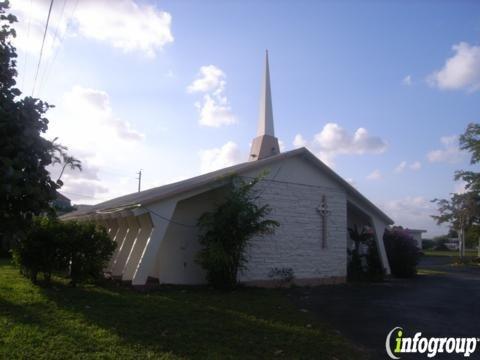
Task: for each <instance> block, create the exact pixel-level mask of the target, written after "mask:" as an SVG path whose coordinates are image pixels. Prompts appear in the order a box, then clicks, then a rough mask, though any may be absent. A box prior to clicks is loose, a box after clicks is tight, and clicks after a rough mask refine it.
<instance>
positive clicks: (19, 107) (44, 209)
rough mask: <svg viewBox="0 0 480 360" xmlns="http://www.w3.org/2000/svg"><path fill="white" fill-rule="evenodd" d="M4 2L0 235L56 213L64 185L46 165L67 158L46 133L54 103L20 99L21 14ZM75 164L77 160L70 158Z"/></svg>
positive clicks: (0, 10)
mask: <svg viewBox="0 0 480 360" xmlns="http://www.w3.org/2000/svg"><path fill="white" fill-rule="evenodd" d="M8 6H9V4H8V1H6V2H0V23H1V27H0V232H1V233H2V234H0V237H5V236H8V237H12V236H15V237H19V236H21V235H22V234H24V233H25V231H26V230H27V227H28V225H29V224H31V221H32V218H33V216H35V215H39V214H45V213H52V212H53V210H52V208H51V207H50V203H51V201H52V200H53V199H55V197H56V191H57V189H58V188H59V187H60V186H61V182H59V183H58V184H57V183H56V182H55V181H53V180H52V179H51V178H50V174H49V172H48V170H47V166H49V165H51V164H53V163H54V162H55V161H57V160H59V159H62V158H64V156H66V153H65V150H66V148H65V147H62V146H61V145H59V144H57V143H56V142H55V141H50V140H47V139H45V138H44V137H42V134H45V132H46V131H47V129H48V119H47V118H46V117H45V113H46V112H47V111H48V109H49V108H50V107H52V106H51V105H49V104H47V103H46V102H43V101H41V100H39V99H35V98H32V97H30V96H27V97H21V95H22V94H21V92H20V90H19V89H17V88H16V87H15V85H16V81H15V78H16V76H17V70H16V58H17V53H16V49H15V47H14V46H13V45H12V43H11V39H12V38H13V37H15V36H16V33H15V30H14V29H13V28H12V25H13V24H14V23H15V22H16V21H17V19H16V17H15V16H13V15H11V14H8V15H7V14H6V11H7V10H8ZM70 163H73V161H70Z"/></svg>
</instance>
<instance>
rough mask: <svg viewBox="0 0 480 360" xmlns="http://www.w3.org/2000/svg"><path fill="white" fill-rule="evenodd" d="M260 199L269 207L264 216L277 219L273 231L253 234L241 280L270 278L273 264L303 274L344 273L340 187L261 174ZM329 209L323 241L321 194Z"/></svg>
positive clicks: (317, 276) (319, 276)
mask: <svg viewBox="0 0 480 360" xmlns="http://www.w3.org/2000/svg"><path fill="white" fill-rule="evenodd" d="M257 189H258V191H259V193H260V194H261V199H260V201H259V203H260V204H269V205H270V207H271V208H272V212H271V213H270V216H269V218H271V219H275V220H277V221H278V222H279V223H280V226H279V227H278V228H277V230H276V232H275V234H273V235H267V236H264V237H257V238H254V239H253V241H252V245H251V247H250V249H249V250H248V259H249V261H248V264H247V267H248V268H247V270H245V271H244V272H243V273H242V274H240V276H239V280H240V281H243V282H255V281H259V280H260V281H265V280H275V278H272V277H271V276H270V274H271V271H272V269H273V268H291V269H292V270H293V272H294V277H295V279H296V280H297V281H299V282H301V280H302V279H312V280H314V279H317V280H318V279H326V278H337V279H338V278H343V277H345V276H346V271H347V208H346V203H347V202H346V195H345V193H344V192H343V191H342V190H340V189H335V188H331V187H324V186H310V185H303V184H295V183H288V182H280V181H274V180H273V181H272V180H263V181H261V182H260V183H259V184H258V185H257ZM323 195H325V196H326V202H327V205H328V209H329V210H330V213H329V215H328V216H327V242H326V247H325V248H323V247H322V217H321V216H320V214H319V213H318V211H317V208H318V207H319V206H320V205H321V202H322V196H323Z"/></svg>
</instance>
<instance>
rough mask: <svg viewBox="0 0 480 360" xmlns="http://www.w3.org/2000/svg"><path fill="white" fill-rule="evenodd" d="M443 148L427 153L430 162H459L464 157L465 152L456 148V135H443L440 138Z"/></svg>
mask: <svg viewBox="0 0 480 360" xmlns="http://www.w3.org/2000/svg"><path fill="white" fill-rule="evenodd" d="M440 142H441V143H442V144H443V149H437V150H432V151H430V152H429V153H428V154H427V159H428V161H429V162H431V163H440V162H445V163H450V164H455V163H458V162H461V161H462V160H463V159H464V158H465V154H464V153H462V152H461V151H460V149H459V148H458V145H457V144H458V136H456V135H453V136H443V137H441V138H440Z"/></svg>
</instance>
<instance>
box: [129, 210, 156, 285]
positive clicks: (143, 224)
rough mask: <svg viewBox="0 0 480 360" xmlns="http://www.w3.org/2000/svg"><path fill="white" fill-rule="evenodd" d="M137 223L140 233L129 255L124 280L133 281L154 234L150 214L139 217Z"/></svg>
mask: <svg viewBox="0 0 480 360" xmlns="http://www.w3.org/2000/svg"><path fill="white" fill-rule="evenodd" d="M137 221H138V223H139V224H140V231H139V232H138V235H137V238H136V239H135V241H134V243H133V245H132V249H131V251H130V254H129V255H128V259H127V262H126V264H125V268H124V269H123V275H122V280H129V281H131V280H133V275H134V274H135V271H136V270H137V268H138V264H139V261H140V257H141V256H142V253H143V250H144V249H145V245H146V244H147V241H148V240H149V239H150V235H151V234H152V230H153V224H152V220H151V218H150V214H149V213H146V214H143V215H140V216H138V217H137Z"/></svg>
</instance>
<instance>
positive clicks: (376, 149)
mask: <svg viewBox="0 0 480 360" xmlns="http://www.w3.org/2000/svg"><path fill="white" fill-rule="evenodd" d="M293 144H294V146H295V147H301V146H307V147H308V148H310V149H312V151H313V152H314V153H315V154H316V155H317V156H318V157H319V158H320V159H321V160H322V161H324V162H325V163H326V164H328V165H330V166H333V162H334V159H335V157H336V156H338V155H363V154H381V153H383V152H384V151H385V150H386V148H387V144H386V142H385V141H384V140H383V139H381V138H380V137H378V136H372V135H370V134H369V133H368V131H367V130H366V129H364V128H358V129H357V130H356V131H355V133H354V134H353V135H351V134H349V133H348V132H347V131H346V130H345V129H343V128H342V127H340V126H339V125H338V124H336V123H327V124H326V125H325V126H324V127H323V129H322V130H321V131H320V132H319V133H317V134H315V135H314V137H313V140H312V141H307V140H305V138H304V137H303V136H302V135H301V134H297V135H296V136H295V139H294V140H293Z"/></svg>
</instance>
